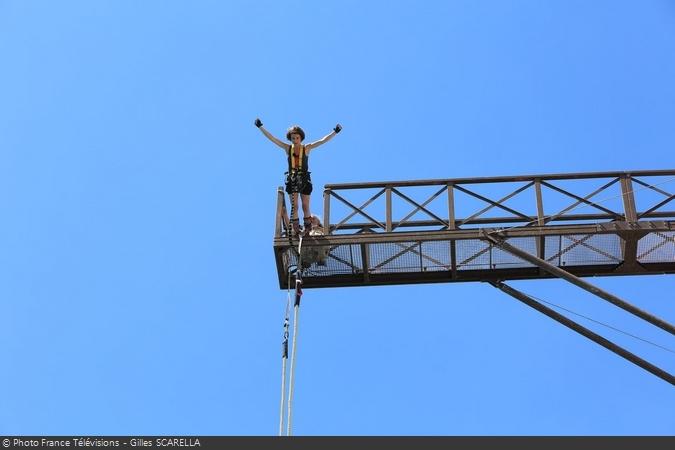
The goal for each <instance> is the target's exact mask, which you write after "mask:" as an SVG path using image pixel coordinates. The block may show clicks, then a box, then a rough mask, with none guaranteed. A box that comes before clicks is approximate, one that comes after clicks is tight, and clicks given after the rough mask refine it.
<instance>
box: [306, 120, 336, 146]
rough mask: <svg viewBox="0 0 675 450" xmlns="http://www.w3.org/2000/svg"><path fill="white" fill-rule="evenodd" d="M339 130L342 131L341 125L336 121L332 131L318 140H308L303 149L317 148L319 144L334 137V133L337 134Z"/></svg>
mask: <svg viewBox="0 0 675 450" xmlns="http://www.w3.org/2000/svg"><path fill="white" fill-rule="evenodd" d="M340 131H342V126H341V125H340V124H339V123H338V124H337V125H335V128H333V131H331V132H330V133H328V134H327V135H325V136H324V137H322V138H321V139H319V140H318V141H314V142H310V143H309V144H307V145H306V146H305V149H307V150H312V149H314V148H317V147H318V146H319V145H323V144H325V143H326V142H328V141H330V140H331V139H333V138H334V137H335V135H336V134H338V133H339V132H340Z"/></svg>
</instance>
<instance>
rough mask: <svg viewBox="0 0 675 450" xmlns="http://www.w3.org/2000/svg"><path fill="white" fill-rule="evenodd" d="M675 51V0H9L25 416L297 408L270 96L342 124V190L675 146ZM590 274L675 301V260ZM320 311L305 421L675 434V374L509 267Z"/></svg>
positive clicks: (5, 107) (223, 420) (1, 335)
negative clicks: (530, 303) (505, 280)
mask: <svg viewBox="0 0 675 450" xmlns="http://www.w3.org/2000/svg"><path fill="white" fill-rule="evenodd" d="M673 55H675V3H673V2H672V1H667V0H662V1H658V0H650V1H609V0H604V1H603V0H600V1H593V2H588V1H580V0H579V1H547V2H541V1H535V0H532V1H525V0H519V1H496V0H495V1H486V0H481V1H477V0H471V1H469V0H466V1H429V2H413V1H397V0H394V1H379V0H377V1H370V2H361V1H352V0H347V1H341V2H318V1H314V2H310V1H285V2H277V1H270V0H261V1H255V2H248V1H246V2H245V1H228V2H224V1H216V0H201V1H159V0H148V1H143V2H139V1H131V0H118V1H112V0H111V1H105V0H98V1H84V0H82V1H75V0H62V1H58V2H55V1H47V0H42V1H38V0H34V1H19V0H0V57H1V60H2V70H0V211H1V212H2V220H1V221H0V318H1V324H2V325H1V326H0V434H47V435H49V434H51V435H54V434H103V435H110V434H122V435H139V434H141V435H142V434H146V435H147V434H196V435H207V434H210V435H274V434H276V432H277V425H278V408H279V391H280V375H281V358H280V356H281V355H280V343H281V337H282V320H283V313H284V307H285V301H286V297H285V295H286V293H285V291H281V290H279V287H278V283H277V275H276V269H275V264H274V259H273V252H272V236H273V231H274V222H273V217H274V207H275V202H276V188H277V186H279V185H280V184H281V182H282V173H283V171H284V165H285V160H284V156H283V153H282V152H281V151H280V150H279V149H278V148H276V147H274V146H273V145H272V144H271V143H270V142H269V141H267V140H266V139H265V138H264V137H263V136H262V135H261V134H260V133H259V132H258V130H256V128H255V127H254V126H253V120H254V119H255V118H256V117H257V116H259V117H260V118H261V119H262V120H263V122H264V123H265V125H266V127H267V128H268V129H269V130H270V131H271V132H273V133H275V134H276V135H279V136H281V135H283V133H284V130H285V129H286V128H287V127H288V126H289V125H291V124H294V123H297V124H300V125H301V126H303V128H304V129H305V130H306V132H307V134H308V140H314V139H318V138H320V137H322V136H323V135H325V134H326V133H328V132H329V131H330V130H331V128H332V127H333V126H334V125H335V124H336V123H337V122H340V123H341V124H342V125H343V127H344V130H343V132H342V133H341V134H340V135H339V136H338V137H336V138H335V139H334V140H333V141H331V142H330V143H329V144H326V146H325V147H323V148H322V149H321V150H318V151H317V152H316V153H315V154H314V155H313V157H312V168H313V178H314V183H315V186H316V188H317V192H320V191H321V186H323V185H324V184H326V183H339V182H348V181H379V180H399V179H422V178H450V177H472V176H493V175H516V174H532V173H554V172H583V171H600V170H632V169H665V168H673V167H675V152H674V151H673V148H674V147H675V127H674V126H673V118H674V117H675V84H674V83H673V80H675V58H673ZM664 188H665V187H664ZM669 190H670V191H671V192H672V191H673V190H675V188H674V187H673V186H672V184H671V186H670V187H669ZM313 203H314V209H315V211H316V212H318V213H320V212H321V202H320V196H319V195H317V196H315V197H314V199H313ZM593 282H594V283H596V284H597V285H599V286H601V287H603V288H605V289H607V290H609V291H611V292H613V293H615V294H617V295H619V296H621V297H623V298H625V299H627V300H629V301H631V302H632V303H634V304H636V305H638V306H639V307H641V308H643V309H646V310H648V311H651V312H652V313H654V314H656V315H658V316H660V317H662V318H664V319H666V320H668V321H670V322H675V303H674V300H675V299H673V295H672V292H673V288H674V287H675V278H673V277H672V276H648V277H626V278H602V279H593ZM513 285H514V286H516V287H518V288H520V289H523V290H525V291H526V292H529V293H532V294H534V295H537V296H539V297H541V298H543V299H546V300H548V301H551V302H554V303H556V304H559V305H563V306H566V307H568V308H571V309H574V310H575V311H577V312H580V313H584V314H587V315H589V316H591V317H593V318H595V319H597V320H601V321H604V322H608V323H611V324H613V325H614V326H617V327H619V328H621V329H624V330H626V331H630V332H632V333H634V334H637V335H639V336H641V337H645V338H648V339H652V340H654V341H656V342H658V343H660V344H661V345H664V346H667V347H669V348H671V349H672V348H674V347H675V342H674V341H673V339H672V336H669V335H666V333H663V332H660V331H658V330H657V331H654V330H653V329H652V328H653V327H651V326H645V325H644V324H642V323H641V322H640V321H638V320H636V319H632V318H631V317H630V316H629V317H626V316H628V314H626V313H624V312H623V311H620V310H617V309H616V308H614V307H612V306H610V305H607V304H606V303H605V302H603V301H602V300H600V299H597V298H596V297H593V296H592V295H590V294H587V293H586V292H584V291H581V290H579V289H578V288H576V287H572V286H569V285H567V284H565V283H564V282H561V281H529V282H518V283H513ZM582 323H584V324H585V325H588V326H591V327H593V328H594V329H597V330H598V331H599V332H602V333H603V334H604V335H605V336H607V337H610V338H612V339H614V340H616V341H617V342H618V343H620V344H622V345H625V346H626V347H628V348H629V349H631V350H633V351H635V352H636V353H638V354H640V355H641V356H643V357H645V358H647V359H648V360H650V361H652V362H654V363H656V364H658V365H660V366H661V367H663V368H664V369H666V370H668V371H670V372H671V373H673V372H675V358H674V355H673V353H668V352H664V351H663V350H660V349H658V348H654V347H652V346H649V345H645V344H643V343H641V342H639V341H635V340H633V339H629V338H625V337H623V336H622V335H620V334H616V333H614V332H612V331H608V330H602V329H601V328H597V327H595V326H593V324H591V323H586V322H582ZM300 325H301V330H300V342H299V345H300V347H299V355H298V366H297V372H296V397H295V405H294V407H295V414H294V431H295V433H296V434H299V435H510V434H524V435H551V434H553V435H568V434H579V435H617V434H618V435H620V434H638V435H642V434H668V435H672V434H675V408H674V407H673V405H675V390H674V389H673V387H672V386H671V385H668V384H667V383H665V382H664V381H662V380H660V379H658V378H656V377H654V376H652V375H650V374H649V373H647V372H645V371H644V370H642V369H640V368H638V367H636V366H633V365H632V364H629V363H628V362H626V361H624V360H623V359H621V358H619V357H618V356H616V355H614V354H612V353H610V352H608V351H607V350H605V349H603V348H601V347H599V346H597V345H596V344H594V343H592V342H590V341H588V340H586V339H584V338H582V337H580V336H578V335H576V334H575V333H573V332H571V331H569V330H568V329H566V328H564V327H562V326H561V325H558V324H557V323H555V322H553V321H552V320H550V319H549V318H547V317H545V316H542V315H541V314H539V313H537V312H534V311H533V310H531V309H529V308H527V307H526V306H524V305H522V304H520V303H518V302H516V301H515V300H513V299H511V298H509V297H506V296H505V295H504V294H502V293H501V292H499V291H496V290H495V289H493V288H491V287H489V286H486V285H483V284H444V285H423V286H400V287H376V288H349V289H326V290H307V291H306V295H305V297H304V300H303V307H302V310H301V324H300Z"/></svg>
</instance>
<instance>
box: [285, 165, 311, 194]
mask: <svg viewBox="0 0 675 450" xmlns="http://www.w3.org/2000/svg"><path fill="white" fill-rule="evenodd" d="M284 175H286V192H287V193H289V194H293V193H295V192H299V193H301V194H303V195H309V194H311V193H312V177H311V176H310V172H305V171H302V170H293V171H291V172H286V173H285V174H284Z"/></svg>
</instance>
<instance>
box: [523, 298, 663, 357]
mask: <svg viewBox="0 0 675 450" xmlns="http://www.w3.org/2000/svg"><path fill="white" fill-rule="evenodd" d="M521 292H523V291H521ZM523 294H525V295H527V296H529V297H532V298H533V299H535V300H537V301H539V302H541V303H545V304H547V305H550V306H553V307H554V308H558V309H560V310H563V311H567V312H568V313H570V314H574V315H575V316H577V317H581V318H583V319H586V320H590V321H591V322H593V323H597V324H598V325H602V326H603V327H606V328H609V329H610V330H614V331H617V332H619V333H622V334H625V335H626V336H629V337H632V338H633V339H637V340H638V341H642V342H644V343H646V344H650V345H653V346H654V347H658V348H660V349H661V350H665V351H667V352H670V353H675V350H671V349H669V348H668V347H664V346H663V345H659V344H657V343H655V342H652V341H649V340H647V339H644V338H641V337H640V336H635V335H634V334H631V333H629V332H627V331H623V330H621V329H619V328H616V327H613V326H612V325H609V324H606V323H603V322H600V321H599V320H595V319H593V318H591V317H588V316H585V315H583V314H579V313H577V312H574V311H572V310H571V309H567V308H565V307H563V306H560V305H556V304H555V303H551V302H548V301H546V300H543V299H541V298H539V297H535V296H534V295H532V294H528V293H527V292H523Z"/></svg>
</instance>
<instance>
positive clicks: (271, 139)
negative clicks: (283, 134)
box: [254, 119, 289, 151]
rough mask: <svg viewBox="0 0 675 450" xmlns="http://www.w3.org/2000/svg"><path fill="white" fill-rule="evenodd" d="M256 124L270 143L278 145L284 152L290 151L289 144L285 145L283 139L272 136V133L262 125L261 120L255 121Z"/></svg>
mask: <svg viewBox="0 0 675 450" xmlns="http://www.w3.org/2000/svg"><path fill="white" fill-rule="evenodd" d="M254 123H255V126H256V127H258V129H259V130H260V131H262V134H264V135H265V136H266V137H267V139H269V140H270V141H272V142H274V143H275V144H277V145H278V146H279V147H281V148H282V149H284V151H288V145H289V144H286V143H285V142H284V141H282V140H281V139H277V138H275V137H274V136H273V135H272V133H270V132H269V131H267V130H266V129H265V128H264V127H263V124H262V122H261V121H260V119H255V122H254Z"/></svg>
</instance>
